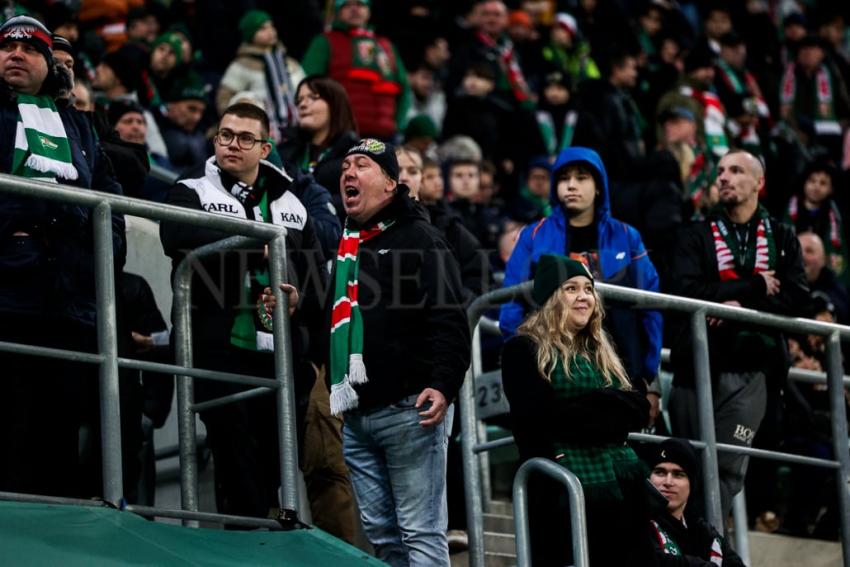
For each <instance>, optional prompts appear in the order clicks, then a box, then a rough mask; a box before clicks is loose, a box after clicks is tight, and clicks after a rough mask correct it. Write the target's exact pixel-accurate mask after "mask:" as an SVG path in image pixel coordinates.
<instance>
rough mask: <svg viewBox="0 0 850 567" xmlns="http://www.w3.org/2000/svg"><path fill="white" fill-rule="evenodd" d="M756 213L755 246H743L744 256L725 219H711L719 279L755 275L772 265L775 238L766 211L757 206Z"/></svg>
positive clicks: (773, 264) (771, 267) (774, 255)
mask: <svg viewBox="0 0 850 567" xmlns="http://www.w3.org/2000/svg"><path fill="white" fill-rule="evenodd" d="M756 216H757V217H758V226H757V227H756V245H755V246H748V247H747V249H746V251H745V253H746V257H742V256H743V254H742V253H741V245H740V243H739V242H738V238H737V237H736V236H735V235H733V234H731V231H730V229H729V227H728V226H727V225H726V221H725V220H724V219H722V218H717V219H716V220H713V221H711V234H712V236H713V237H714V250H715V252H716V255H717V271H718V273H719V274H720V281H724V282H725V281H729V280H737V279H740V277H741V275H746V274H758V273H760V272H766V271H768V270H773V269H775V268H776V241H775V239H774V237H773V228H772V227H771V226H770V219H769V218H768V215H767V211H766V210H765V209H764V207H762V206H761V205H759V208H758V210H757V211H756Z"/></svg>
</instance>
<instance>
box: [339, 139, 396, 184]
mask: <svg viewBox="0 0 850 567" xmlns="http://www.w3.org/2000/svg"><path fill="white" fill-rule="evenodd" d="M354 154H362V155H364V156H367V157H369V158H371V160H372V161H374V162H375V163H377V164H378V165H380V166H381V169H383V170H384V172H386V174H387V175H388V176H389V177H390V179H392V180H393V181H398V170H399V167H398V158H397V157H396V155H395V148H394V147H393V146H392V144H386V143H384V142H381V141H380V140H376V139H374V138H364V139H362V140H360V141H359V142H357V145H356V146H354V147H352V148H351V149H350V150H348V152H346V154H345V155H346V156H350V155H354Z"/></svg>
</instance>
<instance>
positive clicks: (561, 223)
mask: <svg viewBox="0 0 850 567" xmlns="http://www.w3.org/2000/svg"><path fill="white" fill-rule="evenodd" d="M551 202H552V214H551V215H550V216H548V217H546V218H545V219H543V220H541V221H540V222H538V223H536V224H532V225H529V226H527V227H526V228H524V229H523V231H522V233H520V236H519V241H518V242H517V245H516V248H515V249H514V251H513V254H511V257H510V259H509V260H508V265H507V269H506V271H505V281H504V285H505V287H508V286H512V285H516V284H519V283H522V282H524V281H526V280H529V279H531V278H533V277H534V272H535V269H536V267H537V261H538V260H539V258H540V256H542V255H543V254H563V255H566V256H571V257H573V258H575V259H578V260H580V261H582V262H584V263H585V264H587V266H588V267H589V268H590V270H591V271H592V272H593V274H594V277H596V278H597V279H598V280H599V281H602V282H605V283H611V284H615V285H621V286H626V287H633V288H636V289H645V290H650V291H658V273H657V272H656V271H655V266H653V264H652V261H651V260H650V259H649V256H648V255H647V252H646V249H645V248H644V245H643V241H642V240H641V236H640V233H638V231H637V230H636V229H635V228H634V227H632V226H629V225H628V224H626V223H624V222H620V221H618V220H616V219H614V218H612V217H611V206H610V203H609V198H608V175H607V173H606V172H605V166H604V165H603V164H602V159H601V158H600V157H599V154H597V153H596V152H595V151H593V150H591V149H589V148H581V147H572V148H567V149H565V150H563V151H562V152H561V153H560V154H559V155H558V159H557V160H556V161H555V164H554V165H553V166H552V189H551ZM606 303H607V306H608V309H607V314H606V318H605V327H606V330H607V331H608V332H609V333H610V334H611V335H612V337H613V339H614V342H615V343H616V346H617V352H618V353H619V354H620V357H621V358H622V359H623V364H624V365H625V367H626V372H627V373H628V375H629V378H630V379H631V381H632V383H633V385H634V386H635V387H636V388H638V389H639V390H642V391H645V389H646V384H648V383H650V382H652V380H653V379H654V378H655V375H656V374H657V372H658V365H659V362H660V357H661V313H659V312H658V311H654V310H636V309H629V308H627V307H621V306H617V304H616V302H606ZM527 313H528V305H527V304H526V303H525V301H522V300H519V301H513V302H510V303H506V304H504V305H503V306H502V309H501V313H500V315H499V327H500V328H501V330H502V333H503V334H504V335H505V337H510V336H512V335H513V334H514V333H515V332H516V328H517V327H518V326H519V324H520V323H521V322H522V320H523V319H524V318H525V316H526V314H527Z"/></svg>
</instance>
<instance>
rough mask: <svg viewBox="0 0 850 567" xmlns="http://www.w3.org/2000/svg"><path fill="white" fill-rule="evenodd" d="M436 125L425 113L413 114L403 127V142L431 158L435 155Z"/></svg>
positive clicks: (437, 131) (437, 132)
mask: <svg viewBox="0 0 850 567" xmlns="http://www.w3.org/2000/svg"><path fill="white" fill-rule="evenodd" d="M439 134H440V132H439V130H438V129H437V125H436V124H435V123H434V121H433V120H431V118H430V117H429V116H427V115H425V114H420V115H419V116H414V117H413V118H411V119H410V121H408V123H407V128H405V129H404V144H405V145H406V146H411V147H413V148H416V151H418V152H419V153H420V154H422V155H423V156H426V157H430V158H432V159H434V158H436V157H437V142H436V140H437V137H438V136H439Z"/></svg>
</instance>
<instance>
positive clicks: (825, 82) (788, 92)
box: [781, 63, 835, 120]
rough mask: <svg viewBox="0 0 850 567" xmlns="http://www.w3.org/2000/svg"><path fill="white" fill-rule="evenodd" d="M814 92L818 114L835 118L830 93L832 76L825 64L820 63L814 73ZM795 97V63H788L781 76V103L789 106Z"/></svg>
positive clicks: (826, 117) (832, 99)
mask: <svg viewBox="0 0 850 567" xmlns="http://www.w3.org/2000/svg"><path fill="white" fill-rule="evenodd" d="M815 94H817V99H818V114H819V115H820V117H821V118H823V119H827V120H829V119H834V118H835V107H834V105H833V102H834V97H833V94H832V77H831V76H830V74H829V71H828V70H827V68H826V65H821V66H820V67H819V68H818V71H817V74H816V75H815ZM796 97H797V74H796V65H795V64H794V63H791V64H789V65H788V66H787V67H786V68H785V74H784V75H783V77H782V94H781V101H782V105H783V106H785V107H786V108H790V107H792V106H793V105H794V99H795V98H796Z"/></svg>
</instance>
